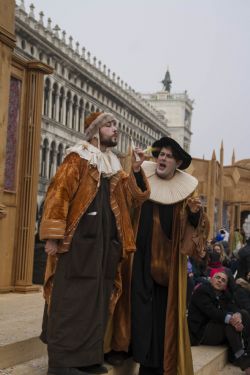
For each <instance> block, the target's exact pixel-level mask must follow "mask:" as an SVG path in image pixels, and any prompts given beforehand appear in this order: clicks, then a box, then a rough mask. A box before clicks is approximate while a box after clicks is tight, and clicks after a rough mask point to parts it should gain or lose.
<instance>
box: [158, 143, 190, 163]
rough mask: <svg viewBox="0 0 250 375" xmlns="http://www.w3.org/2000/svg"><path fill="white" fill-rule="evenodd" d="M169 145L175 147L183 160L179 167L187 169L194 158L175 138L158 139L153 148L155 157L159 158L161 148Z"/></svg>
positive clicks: (179, 157) (176, 152)
mask: <svg viewBox="0 0 250 375" xmlns="http://www.w3.org/2000/svg"><path fill="white" fill-rule="evenodd" d="M168 146H170V147H171V148H172V149H173V151H174V152H175V154H176V155H177V156H178V159H179V160H182V163H181V165H180V166H179V169H186V168H187V167H188V166H189V165H190V163H191V161H192V158H191V156H190V155H189V154H188V153H187V152H186V151H185V150H183V148H182V147H181V146H180V145H179V143H177V142H176V141H175V140H174V139H173V138H170V137H162V138H161V139H159V140H158V141H155V142H154V143H153V144H152V148H153V150H152V155H153V156H154V157H155V158H158V156H159V153H160V151H161V149H162V148H163V147H168Z"/></svg>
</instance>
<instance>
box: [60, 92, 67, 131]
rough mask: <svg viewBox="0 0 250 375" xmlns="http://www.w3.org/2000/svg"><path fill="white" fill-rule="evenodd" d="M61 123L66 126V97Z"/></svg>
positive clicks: (64, 98)
mask: <svg viewBox="0 0 250 375" xmlns="http://www.w3.org/2000/svg"><path fill="white" fill-rule="evenodd" d="M61 123H62V124H63V125H66V96H65V95H64V97H63V103H62V119H61Z"/></svg>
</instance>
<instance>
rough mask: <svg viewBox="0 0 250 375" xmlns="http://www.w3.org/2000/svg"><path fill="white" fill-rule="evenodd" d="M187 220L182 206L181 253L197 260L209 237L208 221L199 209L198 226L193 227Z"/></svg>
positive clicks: (184, 208)
mask: <svg viewBox="0 0 250 375" xmlns="http://www.w3.org/2000/svg"><path fill="white" fill-rule="evenodd" d="M190 221H191V220H190V219H189V218H188V211H187V207H186V206H185V205H184V207H183V209H182V214H181V253H182V254H183V255H189V256H192V257H193V258H195V259H199V258H200V257H199V254H200V253H201V252H202V251H203V250H204V248H205V247H206V241H207V238H208V235H209V221H208V217H207V215H206V213H205V212H204V211H203V209H201V211H200V217H199V221H198V225H197V226H194V225H193V223H192V222H190Z"/></svg>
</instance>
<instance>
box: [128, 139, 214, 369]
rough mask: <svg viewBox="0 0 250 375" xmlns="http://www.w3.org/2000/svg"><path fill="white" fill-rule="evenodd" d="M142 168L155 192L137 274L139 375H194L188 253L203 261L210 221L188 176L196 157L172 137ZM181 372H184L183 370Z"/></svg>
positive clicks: (141, 231)
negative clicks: (188, 318) (188, 311)
mask: <svg viewBox="0 0 250 375" xmlns="http://www.w3.org/2000/svg"><path fill="white" fill-rule="evenodd" d="M152 154H153V156H154V157H155V159H156V160H155V161H154V162H152V161H144V163H143V164H142V168H143V170H144V172H145V174H146V177H147V179H148V183H149V186H150V189H151V194H150V198H149V200H147V201H146V202H144V203H143V205H142V208H141V215H140V222H139V227H138V235H137V252H136V253H135V256H134V264H133V274H132V350H133V356H134V360H135V361H136V362H139V363H140V371H139V375H156V374H157V375H161V374H163V373H164V375H176V374H177V373H178V375H184V374H189V375H192V374H193V365H192V357H191V350H190V343H189V335H188V330H187V322H186V314H185V313H186V282H187V255H191V256H193V257H195V256H196V257H199V253H201V252H202V251H203V249H204V247H205V241H206V238H207V235H208V221H207V218H206V215H205V214H204V212H203V210H202V207H201V201H200V199H199V198H198V197H197V196H195V194H194V192H195V189H196V187H197V184H198V181H197V180H196V179H195V178H194V177H192V176H191V175H189V174H187V173H185V172H183V171H182V170H183V169H186V168H187V167H188V166H189V165H190V163H191V160H192V159H191V156H190V155H189V154H188V153H187V152H186V151H185V150H183V148H182V147H181V146H180V145H179V144H178V143H177V142H176V141H175V140H174V139H172V138H169V137H163V138H161V139H160V140H158V141H156V142H155V143H154V144H153V145H152ZM177 369H178V371H177Z"/></svg>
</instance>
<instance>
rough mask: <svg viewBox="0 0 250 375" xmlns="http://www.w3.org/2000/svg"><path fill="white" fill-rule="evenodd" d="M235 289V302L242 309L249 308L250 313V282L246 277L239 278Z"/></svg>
mask: <svg viewBox="0 0 250 375" xmlns="http://www.w3.org/2000/svg"><path fill="white" fill-rule="evenodd" d="M236 283H237V285H236V288H235V290H234V299H235V303H236V304H237V306H238V307H239V308H240V309H244V310H247V311H248V312H249V314H250V283H248V282H247V281H246V280H244V279H241V278H240V279H238V280H237V282H236Z"/></svg>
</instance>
